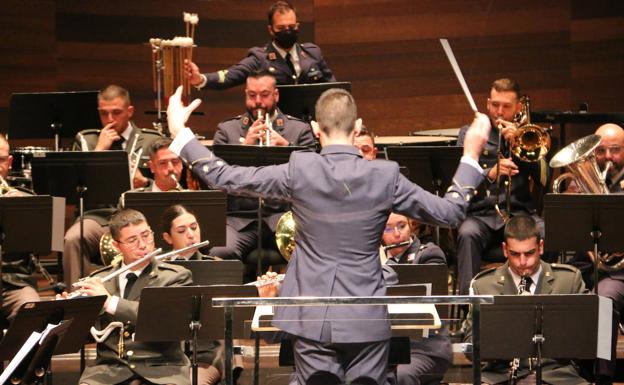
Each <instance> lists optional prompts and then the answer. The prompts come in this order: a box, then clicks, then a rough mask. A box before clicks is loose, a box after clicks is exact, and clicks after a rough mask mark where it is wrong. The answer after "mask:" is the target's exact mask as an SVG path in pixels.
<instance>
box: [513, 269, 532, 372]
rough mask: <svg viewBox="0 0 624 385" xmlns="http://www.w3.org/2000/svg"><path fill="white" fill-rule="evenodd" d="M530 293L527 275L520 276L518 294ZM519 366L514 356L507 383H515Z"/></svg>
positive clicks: (518, 360)
mask: <svg viewBox="0 0 624 385" xmlns="http://www.w3.org/2000/svg"><path fill="white" fill-rule="evenodd" d="M527 294H531V292H529V291H528V290H527V276H526V275H523V276H522V277H521V278H520V284H519V285H518V295H527ZM519 368H520V359H519V358H514V359H513V360H511V362H509V383H510V384H515V383H516V382H517V381H518V369H519Z"/></svg>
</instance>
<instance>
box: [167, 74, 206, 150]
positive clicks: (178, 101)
mask: <svg viewBox="0 0 624 385" xmlns="http://www.w3.org/2000/svg"><path fill="white" fill-rule="evenodd" d="M200 104H201V100H200V99H195V100H193V101H192V102H191V104H189V105H188V106H184V104H183V103H182V86H179V87H178V89H177V90H176V92H175V93H174V94H173V95H171V97H170V98H169V107H167V122H168V124H169V132H170V133H171V137H172V138H175V137H176V135H178V132H180V131H181V130H182V129H183V128H184V127H185V126H186V122H187V120H188V118H189V117H190V116H191V113H192V112H193V111H195V109H196V108H197V107H199V105H200Z"/></svg>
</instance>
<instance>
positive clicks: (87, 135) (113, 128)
mask: <svg viewBox="0 0 624 385" xmlns="http://www.w3.org/2000/svg"><path fill="white" fill-rule="evenodd" d="M98 113H99V115H100V121H101V123H102V129H89V130H83V131H80V132H79V133H78V134H77V135H76V138H75V139H74V144H73V146H72V149H73V150H74V151H106V150H123V151H126V152H128V153H129V152H130V151H131V150H133V151H135V152H136V151H138V150H139V149H141V148H142V149H143V154H147V151H148V149H149V146H150V145H151V144H152V143H153V142H154V141H156V140H158V139H159V138H160V137H161V134H160V133H159V132H158V131H156V130H152V129H146V128H139V127H137V126H136V124H134V122H132V120H131V119H132V116H133V115H134V106H133V105H132V103H131V101H130V93H129V92H128V91H127V90H126V89H125V88H123V87H121V86H118V85H115V84H111V85H108V86H106V87H105V88H104V89H103V90H101V91H100V92H99V93H98ZM148 183H149V180H148V179H147V178H146V177H145V176H143V175H142V174H141V172H140V171H139V170H138V169H137V173H136V175H134V177H133V182H132V185H133V187H134V188H139V187H145V186H146V185H147V184H148Z"/></svg>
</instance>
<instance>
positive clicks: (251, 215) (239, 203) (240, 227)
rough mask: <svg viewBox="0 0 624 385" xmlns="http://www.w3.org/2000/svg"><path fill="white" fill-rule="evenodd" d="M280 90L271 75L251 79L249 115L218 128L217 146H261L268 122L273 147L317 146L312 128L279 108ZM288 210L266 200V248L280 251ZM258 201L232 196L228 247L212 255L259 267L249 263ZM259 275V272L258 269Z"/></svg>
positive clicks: (248, 83)
mask: <svg viewBox="0 0 624 385" xmlns="http://www.w3.org/2000/svg"><path fill="white" fill-rule="evenodd" d="M278 100H279V90H278V89H277V88H276V86H275V78H274V77H273V75H272V74H271V73H270V72H266V71H265V72H257V73H253V74H251V75H249V77H248V78H247V81H246V87H245V107H246V109H247V111H246V113H244V114H243V115H239V116H236V117H233V118H230V119H227V120H225V121H223V122H221V123H219V125H218V126H217V131H216V133H215V135H214V144H215V145H216V144H243V145H257V144H258V143H259V140H260V139H261V138H265V137H266V130H267V129H268V127H267V126H266V124H265V118H260V117H259V115H258V114H261V116H263V117H266V116H267V115H268V116H269V119H270V120H271V122H272V125H273V128H272V130H271V132H270V145H271V146H289V145H293V146H313V145H314V137H313V135H312V129H311V128H310V126H309V125H308V124H307V123H305V122H303V121H302V120H299V119H297V118H294V117H292V116H289V115H285V114H283V113H282V112H281V111H280V110H279V108H278V107H277V102H278ZM286 211H288V207H287V206H285V205H284V204H281V203H278V202H275V201H271V200H265V205H264V210H263V213H262V214H263V232H262V234H263V240H262V244H263V245H264V246H265V247H266V248H272V249H275V250H276V253H277V247H276V246H275V236H274V232H275V227H276V225H277V221H278V220H279V218H280V217H281V216H282V214H283V213H284V212H286ZM257 217H258V200H257V199H249V198H238V197H232V196H228V208H227V219H226V224H227V226H226V246H224V247H214V248H212V249H211V254H213V255H216V256H219V257H221V258H223V259H238V260H240V261H243V262H245V263H246V264H250V265H255V263H256V262H255V261H252V260H249V259H248V256H249V254H250V253H251V252H252V251H253V250H255V248H256V244H257V235H258V234H257V227H258V222H257ZM254 272H255V269H254Z"/></svg>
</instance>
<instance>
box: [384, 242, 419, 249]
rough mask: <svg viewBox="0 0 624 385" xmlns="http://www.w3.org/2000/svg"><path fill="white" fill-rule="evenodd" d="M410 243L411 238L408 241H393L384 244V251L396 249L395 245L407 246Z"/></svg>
mask: <svg viewBox="0 0 624 385" xmlns="http://www.w3.org/2000/svg"><path fill="white" fill-rule="evenodd" d="M411 244H412V240H411V239H410V240H408V241H403V242H399V243H393V244H391V245H388V246H384V251H388V250H392V249H396V248H397V247H403V246H409V245H411Z"/></svg>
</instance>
